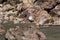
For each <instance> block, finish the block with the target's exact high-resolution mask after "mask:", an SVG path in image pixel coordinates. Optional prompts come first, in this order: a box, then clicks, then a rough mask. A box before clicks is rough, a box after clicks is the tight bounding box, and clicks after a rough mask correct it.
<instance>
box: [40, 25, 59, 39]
mask: <svg viewBox="0 0 60 40" xmlns="http://www.w3.org/2000/svg"><path fill="white" fill-rule="evenodd" d="M40 31H42V32H44V33H45V34H46V36H47V39H48V40H60V26H54V27H53V26H50V27H40Z"/></svg>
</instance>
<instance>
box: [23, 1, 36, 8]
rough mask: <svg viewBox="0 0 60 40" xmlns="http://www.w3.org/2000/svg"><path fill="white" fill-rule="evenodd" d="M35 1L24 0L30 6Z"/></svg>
mask: <svg viewBox="0 0 60 40" xmlns="http://www.w3.org/2000/svg"><path fill="white" fill-rule="evenodd" d="M34 2H35V0H23V3H24V5H25V6H26V7H29V6H30V5H31V4H33V3H34Z"/></svg>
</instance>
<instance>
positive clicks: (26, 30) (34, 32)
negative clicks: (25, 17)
mask: <svg viewBox="0 0 60 40" xmlns="http://www.w3.org/2000/svg"><path fill="white" fill-rule="evenodd" d="M5 37H6V39H8V40H46V39H47V38H46V36H45V35H44V33H42V32H40V31H39V30H38V29H36V28H34V27H33V26H31V27H18V26H17V27H16V28H10V29H9V30H8V31H7V33H6V35H5Z"/></svg>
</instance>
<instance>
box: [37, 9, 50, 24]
mask: <svg viewBox="0 0 60 40" xmlns="http://www.w3.org/2000/svg"><path fill="white" fill-rule="evenodd" d="M50 19H51V16H50V15H49V14H48V13H47V11H44V10H42V11H41V12H40V11H39V12H38V14H37V18H36V21H38V24H40V25H43V24H45V22H46V21H48V20H50Z"/></svg>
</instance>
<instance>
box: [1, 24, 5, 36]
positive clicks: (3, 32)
mask: <svg viewBox="0 0 60 40" xmlns="http://www.w3.org/2000/svg"><path fill="white" fill-rule="evenodd" d="M5 32H6V30H5V28H4V26H3V25H1V24H0V35H4V34H5Z"/></svg>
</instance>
